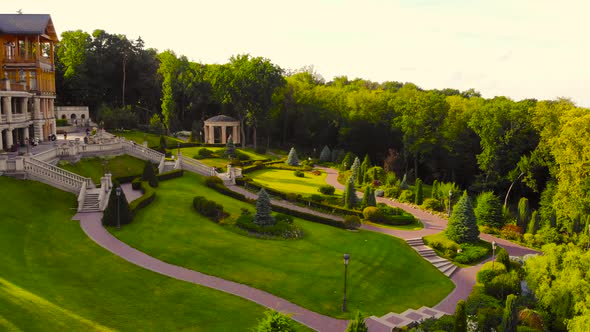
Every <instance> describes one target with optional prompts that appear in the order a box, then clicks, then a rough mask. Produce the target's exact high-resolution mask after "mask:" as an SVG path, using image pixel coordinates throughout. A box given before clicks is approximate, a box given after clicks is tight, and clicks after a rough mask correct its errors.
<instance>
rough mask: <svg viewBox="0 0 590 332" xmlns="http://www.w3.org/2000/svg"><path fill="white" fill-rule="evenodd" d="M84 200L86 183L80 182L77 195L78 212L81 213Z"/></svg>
mask: <svg viewBox="0 0 590 332" xmlns="http://www.w3.org/2000/svg"><path fill="white" fill-rule="evenodd" d="M85 199H86V182H82V187H81V188H80V193H79V194H78V212H80V211H82V207H83V206H84V200H85Z"/></svg>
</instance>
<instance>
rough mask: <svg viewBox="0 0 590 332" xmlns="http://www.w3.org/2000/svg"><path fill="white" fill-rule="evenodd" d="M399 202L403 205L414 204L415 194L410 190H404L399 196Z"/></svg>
mask: <svg viewBox="0 0 590 332" xmlns="http://www.w3.org/2000/svg"><path fill="white" fill-rule="evenodd" d="M398 200H399V201H400V202H402V203H413V202H414V192H413V191H411V190H409V189H405V190H402V192H401V193H400V194H399V198H398Z"/></svg>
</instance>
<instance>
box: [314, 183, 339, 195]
mask: <svg viewBox="0 0 590 332" xmlns="http://www.w3.org/2000/svg"><path fill="white" fill-rule="evenodd" d="M318 191H319V192H321V193H322V194H324V195H334V193H335V192H336V188H334V186H331V185H329V184H324V185H321V186H320V187H319V188H318Z"/></svg>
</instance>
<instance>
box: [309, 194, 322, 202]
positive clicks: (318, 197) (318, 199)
mask: <svg viewBox="0 0 590 332" xmlns="http://www.w3.org/2000/svg"><path fill="white" fill-rule="evenodd" d="M309 199H311V200H312V201H314V202H316V203H321V202H322V201H323V200H324V197H322V195H318V194H311V196H309Z"/></svg>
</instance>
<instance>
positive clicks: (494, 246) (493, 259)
mask: <svg viewBox="0 0 590 332" xmlns="http://www.w3.org/2000/svg"><path fill="white" fill-rule="evenodd" d="M495 260H496V241H492V271H493V270H494V261H495Z"/></svg>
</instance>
